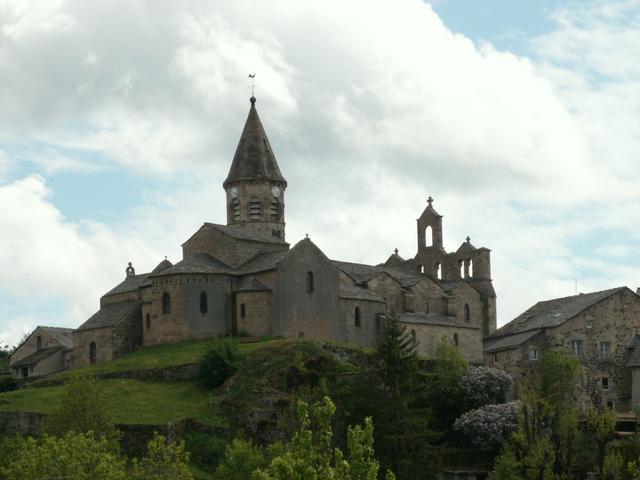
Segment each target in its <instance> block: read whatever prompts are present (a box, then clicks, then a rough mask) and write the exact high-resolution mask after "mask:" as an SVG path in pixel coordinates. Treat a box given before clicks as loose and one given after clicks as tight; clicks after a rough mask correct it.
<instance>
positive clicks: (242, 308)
mask: <svg viewBox="0 0 640 480" xmlns="http://www.w3.org/2000/svg"><path fill="white" fill-rule="evenodd" d="M246 316H247V307H245V305H244V303H241V304H240V318H244V317H246Z"/></svg>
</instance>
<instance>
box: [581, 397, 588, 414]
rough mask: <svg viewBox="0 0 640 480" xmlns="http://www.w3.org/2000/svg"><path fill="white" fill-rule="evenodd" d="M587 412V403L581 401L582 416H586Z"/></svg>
mask: <svg viewBox="0 0 640 480" xmlns="http://www.w3.org/2000/svg"><path fill="white" fill-rule="evenodd" d="M588 411H589V403H587V401H586V400H582V414H583V415H584V414H586V413H587V412H588Z"/></svg>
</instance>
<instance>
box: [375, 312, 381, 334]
mask: <svg viewBox="0 0 640 480" xmlns="http://www.w3.org/2000/svg"><path fill="white" fill-rule="evenodd" d="M380 315H382V314H381V313H379V314H378V315H376V332H379V331H380Z"/></svg>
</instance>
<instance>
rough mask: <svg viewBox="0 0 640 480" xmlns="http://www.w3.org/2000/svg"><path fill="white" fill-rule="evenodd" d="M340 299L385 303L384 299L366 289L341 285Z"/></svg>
mask: <svg viewBox="0 0 640 480" xmlns="http://www.w3.org/2000/svg"><path fill="white" fill-rule="evenodd" d="M339 296H340V298H349V299H352V300H368V301H372V302H380V303H385V302H386V300H385V299H384V297H381V296H380V295H377V294H376V293H374V292H372V291H371V290H367V289H366V288H360V287H354V286H352V285H340V292H339Z"/></svg>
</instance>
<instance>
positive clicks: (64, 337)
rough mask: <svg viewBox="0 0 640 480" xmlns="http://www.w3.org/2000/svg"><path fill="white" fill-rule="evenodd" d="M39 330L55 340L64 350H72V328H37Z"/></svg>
mask: <svg viewBox="0 0 640 480" xmlns="http://www.w3.org/2000/svg"><path fill="white" fill-rule="evenodd" d="M38 328H40V330H41V331H42V332H43V333H45V334H46V335H49V336H50V337H51V338H53V339H55V340H56V341H57V342H58V343H60V345H62V346H63V347H64V348H73V335H72V334H73V328H60V327H38Z"/></svg>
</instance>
